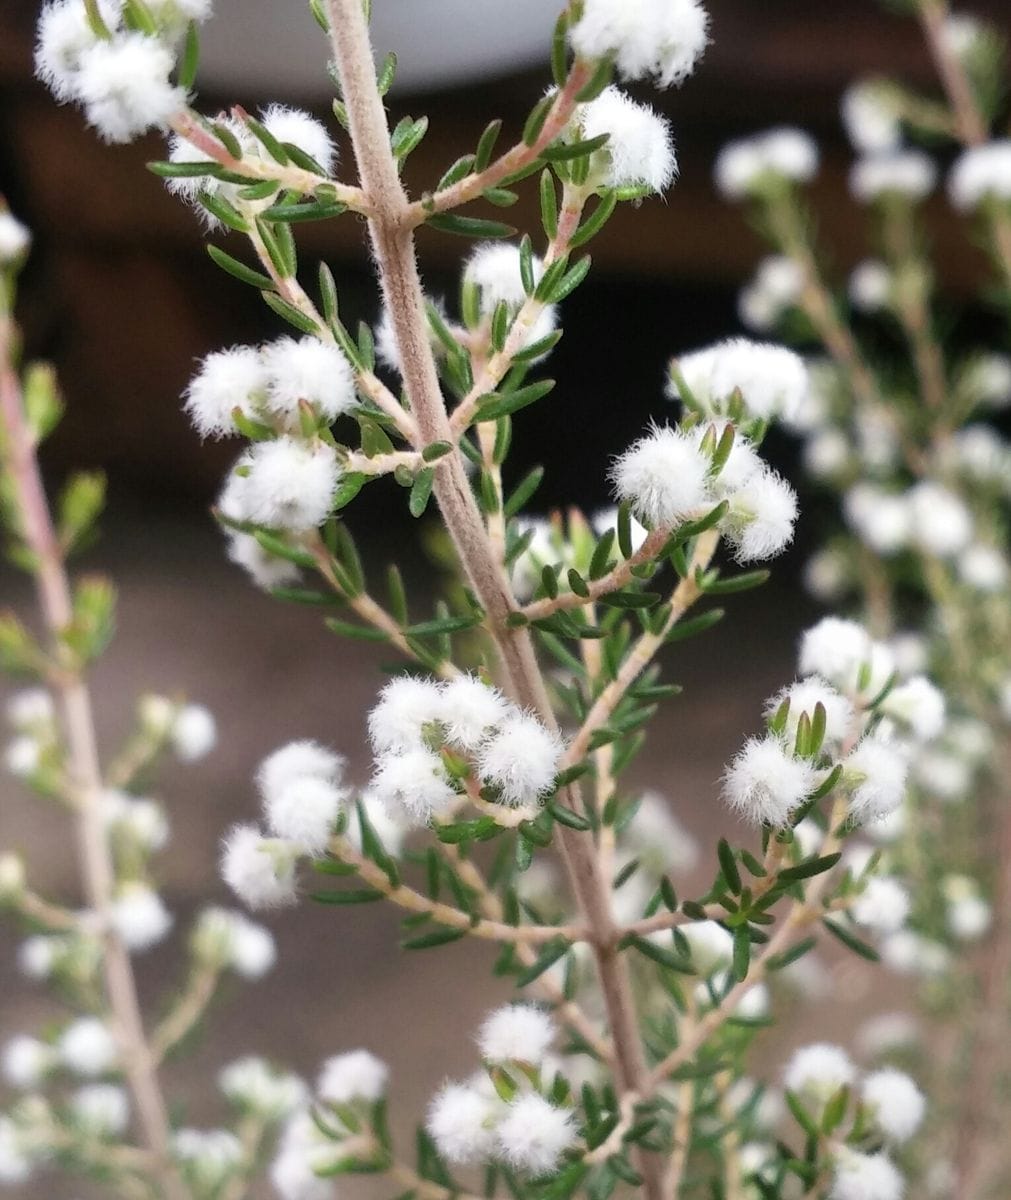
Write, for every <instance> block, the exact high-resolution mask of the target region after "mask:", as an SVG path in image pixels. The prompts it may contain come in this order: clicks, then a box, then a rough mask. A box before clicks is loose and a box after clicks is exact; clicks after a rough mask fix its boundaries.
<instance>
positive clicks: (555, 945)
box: [516, 937, 569, 988]
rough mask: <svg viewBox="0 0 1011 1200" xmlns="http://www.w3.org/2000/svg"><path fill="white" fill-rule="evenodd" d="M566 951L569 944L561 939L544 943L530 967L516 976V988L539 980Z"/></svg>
mask: <svg viewBox="0 0 1011 1200" xmlns="http://www.w3.org/2000/svg"><path fill="white" fill-rule="evenodd" d="M568 951H569V942H568V941H567V940H566V939H565V938H563V937H559V938H555V939H553V940H552V941H550V942H545V943H544V946H543V947H542V948H541V951H540V953H539V954H538V955H537V957H536V958H535V959H534V961H533V962H532V963H531V964H530V966H529V967H526V968H525V969H524V970H522V971H521V972H520V973H519V974H518V975H517V976H516V986H517V987H518V988H524V987H527V986H529V985H530V984H531V983H533V981H534V980H535V979H539V978H540V976H541V975H543V974H544V972H545V971H546V970H547V969H548V968H549V967H552V966H554V964H555V963H556V962H558V960H559V959H560V958H562V957H563V956H564V955H565V954H567V953H568Z"/></svg>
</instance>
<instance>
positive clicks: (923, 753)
mask: <svg viewBox="0 0 1011 1200" xmlns="http://www.w3.org/2000/svg"><path fill="white" fill-rule="evenodd" d="M913 773H914V775H915V776H916V782H917V783H918V784H919V785H920V786H921V787H922V788H923V790H924V791H926V792H929V793H930V795H932V796H936V797H937V798H938V799H939V800H944V801H945V802H947V803H949V804H950V803H954V802H957V801H959V800H963V799H964V798H965V796H966V795H967V794H968V791H969V789H970V788H971V787H972V782H973V768H972V764H971V763H969V762H967V761H966V760H965V759H964V758H962V757H961V756H960V755H958V754H951V753H949V752H948V751H946V750H943V749H941V748H940V747H938V746H925V747H922V748H920V750H919V753H918V754H917V755H916V757H915V759H914V764H913Z"/></svg>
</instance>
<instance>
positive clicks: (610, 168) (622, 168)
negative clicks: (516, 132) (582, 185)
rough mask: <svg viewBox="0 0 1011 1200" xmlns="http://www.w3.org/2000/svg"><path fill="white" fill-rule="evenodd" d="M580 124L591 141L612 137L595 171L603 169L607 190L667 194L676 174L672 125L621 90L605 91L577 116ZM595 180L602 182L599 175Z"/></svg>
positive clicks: (599, 155) (597, 156)
mask: <svg viewBox="0 0 1011 1200" xmlns="http://www.w3.org/2000/svg"><path fill="white" fill-rule="evenodd" d="M576 121H577V122H578V126H579V132H580V133H581V135H582V137H583V138H585V139H586V140H588V141H589V140H591V139H593V138H597V137H600V136H601V135H602V134H606V135H607V138H608V140H607V143H606V144H605V145H604V146H603V147H602V148H601V149H600V150H598V151H597V152H596V154H595V155H594V159H593V162H594V167H596V165H597V163H598V162H601V163H603V164H604V166H603V168H602V169H601V171H600V177H601V183H602V184H603V186H605V187H612V188H644V189H646V190H647V191H650V192H662V191H664V189H665V188H666V187H667V186H668V185H669V184H670V182H671V180H672V179H673V178H674V176H675V174H676V173H677V160H676V158H675V156H674V144H673V141H672V139H671V130H670V124H669V123H668V121H667V120H666V119H665V118H664V117H662V116H660V114H659V113H656V112H654V111H653V109H651V108H650V107H649V106H648V105H646V104H639V103H638V102H637V101H635V100H633V99H632V97H631V96H627V95H626V94H625V93H624V92H623V91H621V89H620V88H616V87H607V88H605V89H604V90H603V91H602V92H601V93H600V95H599V96H598V97H597V98H596V99H595V100H591V101H590V102H589V103H588V104H584V105H583V106H582V107H581V108H580V109H579V110H578V112H577V116H576ZM593 178H594V179H596V178H598V175H597V173H596V170H594V172H593Z"/></svg>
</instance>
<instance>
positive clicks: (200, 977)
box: [151, 963, 221, 1063]
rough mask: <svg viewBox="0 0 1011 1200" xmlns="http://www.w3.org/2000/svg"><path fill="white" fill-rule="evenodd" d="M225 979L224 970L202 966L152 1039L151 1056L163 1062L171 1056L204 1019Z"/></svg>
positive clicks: (204, 964)
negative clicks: (219, 984) (222, 979)
mask: <svg viewBox="0 0 1011 1200" xmlns="http://www.w3.org/2000/svg"><path fill="white" fill-rule="evenodd" d="M220 980H221V971H220V969H219V968H218V967H216V966H213V965H211V964H210V963H198V964H196V966H195V967H194V968H193V972H192V974H191V975H190V978H189V982H188V983H187V984H186V987H185V988H184V989H183V991H182V993H181V994H180V995H179V996H178V997H177V998H176V1000H175V1003H174V1004H173V1005H172V1008H171V1010H170V1012H169V1014H168V1016H166V1017H165V1019H164V1020H163V1021H162V1022H161V1024H160V1025H159V1026H158V1027H157V1028H156V1029H155V1031H154V1033H153V1034H152V1036H151V1053H152V1054H153V1055H154V1058H155V1061H156V1062H158V1063H162V1062H164V1061H165V1059H166V1057H167V1056H168V1055H169V1053H170V1052H171V1051H172V1050H173V1049H174V1048H175V1047H176V1046H177V1045H178V1044H179V1043H180V1042H181V1041H182V1040H183V1039H184V1038H185V1037H187V1036H188V1035H189V1034H190V1033H191V1032H192V1030H194V1029H195V1028H196V1027H197V1025H199V1024H200V1022H201V1021H202V1020H203V1018H204V1015H205V1014H206V1012H207V1009H208V1008H209V1007H210V1004H211V1001H212V1000H213V999H214V994H215V992H216V991H217V989H218V983H219V982H220Z"/></svg>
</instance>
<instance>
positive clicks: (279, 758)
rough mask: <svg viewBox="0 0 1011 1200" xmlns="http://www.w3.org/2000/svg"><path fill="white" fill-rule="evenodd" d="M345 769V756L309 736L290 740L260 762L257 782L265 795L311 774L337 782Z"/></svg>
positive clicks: (266, 796) (317, 777)
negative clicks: (301, 739) (299, 739)
mask: <svg viewBox="0 0 1011 1200" xmlns="http://www.w3.org/2000/svg"><path fill="white" fill-rule="evenodd" d="M343 772H344V758H343V756H342V755H340V754H336V753H335V752H334V751H333V750H328V749H327V748H326V746H321V745H320V744H319V743H318V742H313V741H310V740H308V739H305V740H303V741H298V742H289V743H288V744H287V745H286V746H282V747H281V748H280V749H279V750H275V751H274V752H273V753H272V754H268V755H267V757H266V758H265V759H264V760H263V762H262V763H260V766H259V769H258V770H257V772H256V785H257V787H258V788H259V789H260V793H261V795H262V796H263V797H264V799H267V798H268V797H270V796H272V795H275V794H276V793H278V792H280V791H281V790H282V788H284V787H286V786H287V785H288V784H289V783H293V782H294V781H295V780H296V779H303V778H305V777H306V776H309V777H310V778H312V779H322V780H325V781H326V782H327V783H337V782H338V781H339V780H340V778H341V776H342V774H343Z"/></svg>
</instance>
